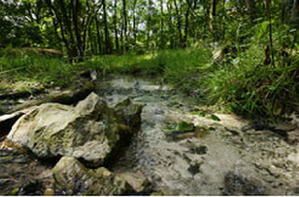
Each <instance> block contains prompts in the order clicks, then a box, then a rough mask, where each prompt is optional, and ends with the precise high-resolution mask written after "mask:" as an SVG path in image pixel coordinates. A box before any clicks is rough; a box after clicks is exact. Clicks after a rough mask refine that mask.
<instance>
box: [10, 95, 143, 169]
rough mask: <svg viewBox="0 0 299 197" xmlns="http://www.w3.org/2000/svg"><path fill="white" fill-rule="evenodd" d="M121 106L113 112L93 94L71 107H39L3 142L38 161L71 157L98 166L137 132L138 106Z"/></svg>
mask: <svg viewBox="0 0 299 197" xmlns="http://www.w3.org/2000/svg"><path fill="white" fill-rule="evenodd" d="M125 104H127V105H125ZM125 104H120V105H119V106H118V107H117V111H116V110H113V109H111V108H109V107H108V106H107V104H106V102H105V101H104V100H102V99H101V98H100V97H99V96H97V95H96V94H94V93H91V94H90V95H89V96H88V97H87V98H86V99H85V100H83V101H81V102H79V103H78V104H77V106H75V107H72V106H66V105H61V104H55V103H47V104H42V105H40V106H38V107H36V108H35V109H33V110H32V111H30V112H29V113H27V114H25V115H24V116H22V117H21V118H20V119H19V120H18V121H17V122H16V123H15V125H14V126H13V128H12V130H11V132H10V133H9V135H8V136H7V138H8V139H9V140H11V141H13V142H16V143H19V144H21V145H23V146H26V147H28V148H29V149H31V151H32V152H33V153H34V154H36V155H37V156H38V157H40V158H56V157H59V156H73V157H75V158H78V159H83V160H84V161H86V162H87V163H89V164H92V165H100V164H102V163H103V162H104V160H105V159H106V157H107V156H108V155H113V154H114V152H115V151H117V150H118V148H119V147H120V146H122V145H123V144H126V143H124V142H127V141H129V139H130V137H131V136H132V135H133V134H134V133H136V132H137V131H138V130H139V128H140V125H138V124H140V113H141V110H142V106H140V105H136V104H132V103H131V102H127V101H126V103H125Z"/></svg>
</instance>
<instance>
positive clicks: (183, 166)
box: [97, 77, 299, 195]
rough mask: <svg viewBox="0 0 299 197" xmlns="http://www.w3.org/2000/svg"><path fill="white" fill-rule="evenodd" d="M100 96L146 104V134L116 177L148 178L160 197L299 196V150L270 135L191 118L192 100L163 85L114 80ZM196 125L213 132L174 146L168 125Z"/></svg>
mask: <svg viewBox="0 0 299 197" xmlns="http://www.w3.org/2000/svg"><path fill="white" fill-rule="evenodd" d="M97 93H98V94H99V95H100V96H103V97H105V98H106V100H107V101H108V102H109V104H110V105H112V106H113V105H114V104H115V103H117V102H118V101H120V100H123V99H125V98H126V97H128V96H129V97H131V98H132V99H133V100H134V101H135V102H139V103H143V104H144V105H145V106H144V109H143V113H142V120H143V123H142V130H141V132H140V133H139V135H138V136H136V138H135V139H134V141H133V142H132V144H131V145H130V147H129V149H128V150H127V151H126V153H125V155H124V156H123V157H122V158H120V160H119V161H118V162H117V163H115V164H114V167H113V168H114V170H115V171H122V170H128V169H129V170H132V171H139V172H142V173H143V174H145V176H146V177H147V178H148V179H150V181H151V182H152V183H153V191H156V193H157V194H173V195H178V194H181V195H182V194H184V195H190V194H193V195H208V194H210V195H211V194H214V195H221V194H272V195H275V194H280V195H285V194H298V192H299V191H298V190H299V153H298V150H299V149H298V146H294V145H289V144H287V143H286V142H285V141H284V140H283V139H282V138H281V137H280V136H278V135H276V134H274V133H273V132H270V131H266V130H265V131H256V130H247V131H246V132H242V131H241V128H242V127H244V126H245V125H246V124H247V122H246V121H245V120H242V119H240V118H238V117H236V116H234V115H227V114H216V115H217V116H218V117H219V118H220V121H216V120H213V119H210V118H206V117H201V116H198V115H192V113H190V112H191V111H192V109H193V108H194V106H195V103H194V102H193V101H192V99H191V98H186V97H184V96H183V95H180V94H178V93H177V92H175V90H174V89H173V88H172V87H170V86H163V85H161V84H159V82H155V81H153V80H152V81H147V80H144V79H136V78H131V77H115V78H113V79H109V80H103V81H101V82H100V83H99V87H98V91H97ZM182 120H184V121H188V122H193V123H194V124H195V125H197V126H198V127H199V128H204V130H208V132H206V133H207V134H205V135H202V136H199V137H189V138H186V139H181V140H176V141H174V140H171V139H169V138H168V137H167V135H166V131H165V130H166V128H167V126H168V125H171V124H175V123H178V122H180V121H182Z"/></svg>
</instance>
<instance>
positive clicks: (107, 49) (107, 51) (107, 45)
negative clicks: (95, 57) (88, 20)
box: [102, 0, 111, 54]
mask: <svg viewBox="0 0 299 197" xmlns="http://www.w3.org/2000/svg"><path fill="white" fill-rule="evenodd" d="M102 4H103V20H104V32H105V54H110V53H111V46H110V35H109V28H108V20H107V9H106V0H102Z"/></svg>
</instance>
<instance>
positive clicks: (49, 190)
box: [44, 188, 55, 196]
mask: <svg viewBox="0 0 299 197" xmlns="http://www.w3.org/2000/svg"><path fill="white" fill-rule="evenodd" d="M54 195H55V192H54V190H53V189H52V188H46V189H45V192H44V196H54Z"/></svg>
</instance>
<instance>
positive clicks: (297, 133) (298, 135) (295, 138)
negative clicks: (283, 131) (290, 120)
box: [287, 128, 299, 145]
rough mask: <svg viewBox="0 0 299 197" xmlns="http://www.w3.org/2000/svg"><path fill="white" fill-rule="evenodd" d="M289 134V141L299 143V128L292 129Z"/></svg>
mask: <svg viewBox="0 0 299 197" xmlns="http://www.w3.org/2000/svg"><path fill="white" fill-rule="evenodd" d="M287 134H288V135H287V142H288V143H289V144H293V145H295V144H298V143H299V128H298V129H296V130H294V131H290V132H288V133H287Z"/></svg>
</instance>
